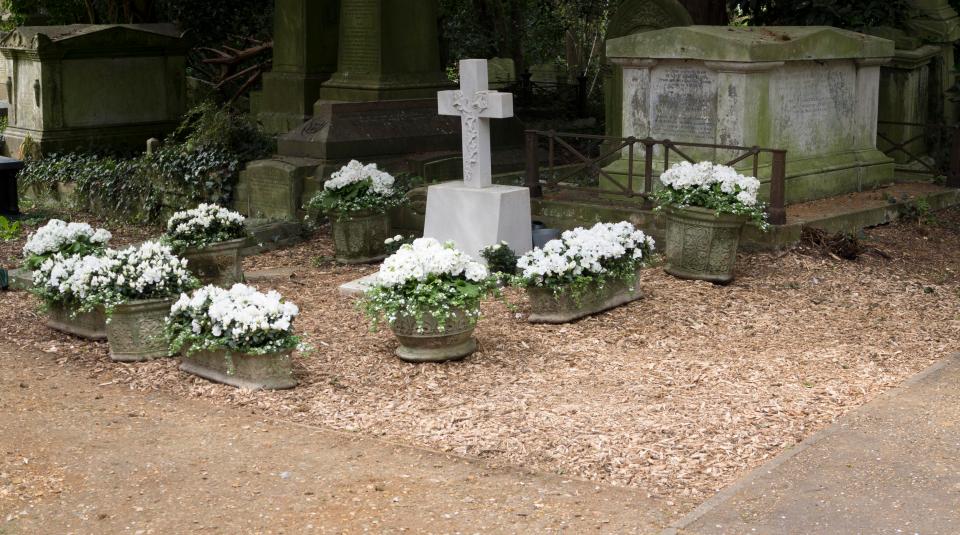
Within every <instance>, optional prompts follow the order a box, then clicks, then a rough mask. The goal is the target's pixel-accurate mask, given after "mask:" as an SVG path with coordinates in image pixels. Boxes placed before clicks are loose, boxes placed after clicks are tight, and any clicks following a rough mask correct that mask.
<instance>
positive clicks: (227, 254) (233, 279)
mask: <svg viewBox="0 0 960 535" xmlns="http://www.w3.org/2000/svg"><path fill="white" fill-rule="evenodd" d="M246 244H247V239H246V238H238V239H236V240H229V241H223V242H219V243H214V244H211V245H208V246H206V247H201V248H190V249H187V250H186V251H184V252H183V254H181V255H180V256H182V257H183V258H186V259H187V269H189V270H190V273H193V274H194V275H195V276H196V277H197V278H198V279H200V282H201V283H203V284H204V285H206V284H216V285H217V286H225V287H229V286H232V285H234V284H236V283H238V282H243V256H242V255H241V254H240V251H241V250H242V249H243V248H244V246H246Z"/></svg>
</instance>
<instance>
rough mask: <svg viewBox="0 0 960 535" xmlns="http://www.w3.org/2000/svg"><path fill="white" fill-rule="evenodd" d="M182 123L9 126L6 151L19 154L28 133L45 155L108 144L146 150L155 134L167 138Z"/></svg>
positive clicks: (6, 135) (15, 155) (13, 155)
mask: <svg viewBox="0 0 960 535" xmlns="http://www.w3.org/2000/svg"><path fill="white" fill-rule="evenodd" d="M178 124H179V123H178V122H177V121H158V122H151V123H140V124H125V125H113V126H92V127H75V128H60V129H56V130H53V129H47V130H34V129H30V128H21V127H17V126H9V127H7V129H6V130H5V131H4V132H3V138H4V140H5V141H6V146H5V147H4V152H5V153H6V154H5V155H7V156H12V157H17V156H18V155H19V154H18V153H19V152H20V145H22V144H23V142H24V140H25V139H26V138H27V137H28V136H29V137H30V139H31V140H33V142H34V143H36V144H37V147H38V148H39V150H40V152H41V153H42V154H52V153H55V152H61V153H62V152H70V151H74V150H89V149H103V148H104V147H110V148H123V149H140V150H142V149H143V145H144V143H146V141H147V139H149V138H151V137H155V138H158V139H163V138H164V137H166V135H167V134H169V133H170V132H173V131H174V130H175V129H176V128H177V126H178Z"/></svg>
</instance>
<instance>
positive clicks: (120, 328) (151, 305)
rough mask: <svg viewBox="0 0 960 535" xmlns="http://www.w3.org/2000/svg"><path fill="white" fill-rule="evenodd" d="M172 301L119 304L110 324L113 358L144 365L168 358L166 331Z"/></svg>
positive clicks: (109, 335)
mask: <svg viewBox="0 0 960 535" xmlns="http://www.w3.org/2000/svg"><path fill="white" fill-rule="evenodd" d="M172 305H173V299H143V300H134V301H129V302H127V303H124V304H122V305H118V306H117V307H116V308H114V310H113V314H112V315H111V316H110V320H109V321H108V322H107V338H108V339H109V340H110V358H111V359H113V360H115V361H118V362H141V361H145V360H152V359H156V358H162V357H169V356H170V346H169V344H168V341H167V337H166V335H165V334H164V332H163V327H164V323H165V322H166V320H167V316H168V315H169V314H170V307H171V306H172Z"/></svg>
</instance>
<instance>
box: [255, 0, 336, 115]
mask: <svg viewBox="0 0 960 535" xmlns="http://www.w3.org/2000/svg"><path fill="white" fill-rule="evenodd" d="M339 24H340V0H275V5H274V18H273V36H274V37H273V69H272V70H271V72H268V73H266V74H264V75H263V88H262V89H261V90H260V91H254V92H253V93H251V96H250V112H251V113H252V114H253V115H255V116H256V117H257V120H259V121H260V122H261V123H262V124H263V128H264V130H265V131H267V132H269V133H271V134H280V133H285V132H289V131H290V130H292V129H293V128H296V127H297V126H299V125H301V124H303V122H304V121H306V120H307V119H309V118H310V116H311V115H312V114H313V103H314V102H316V100H317V99H318V98H319V97H320V84H322V83H323V82H325V81H327V80H328V79H330V75H331V74H333V72H334V71H336V70H337V40H338V33H337V29H338V27H339Z"/></svg>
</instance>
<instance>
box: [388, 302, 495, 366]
mask: <svg viewBox="0 0 960 535" xmlns="http://www.w3.org/2000/svg"><path fill="white" fill-rule="evenodd" d="M476 326H477V324H476V322H475V321H473V320H471V318H470V317H469V316H468V315H467V314H466V313H465V312H464V311H462V310H456V311H454V313H453V314H452V315H451V316H450V317H449V318H447V323H446V326H445V327H446V328H445V329H444V331H443V332H440V331H439V330H438V329H437V322H436V320H435V319H434V318H433V316H432V315H429V314H428V315H425V316H424V318H423V332H417V321H416V320H415V319H414V318H412V317H409V316H401V317H399V318H397V320H396V321H395V322H393V324H392V325H391V326H390V330H392V331H393V334H394V336H396V337H397V340H399V341H400V347H398V348H397V351H396V355H397V356H398V357H400V358H401V359H403V360H405V361H408V362H443V361H445V360H459V359H462V358H463V357H466V356H467V355H469V354H470V353H473V352H474V351H476V350H477V341H476V339H474V338H473V330H474V328H476Z"/></svg>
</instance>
